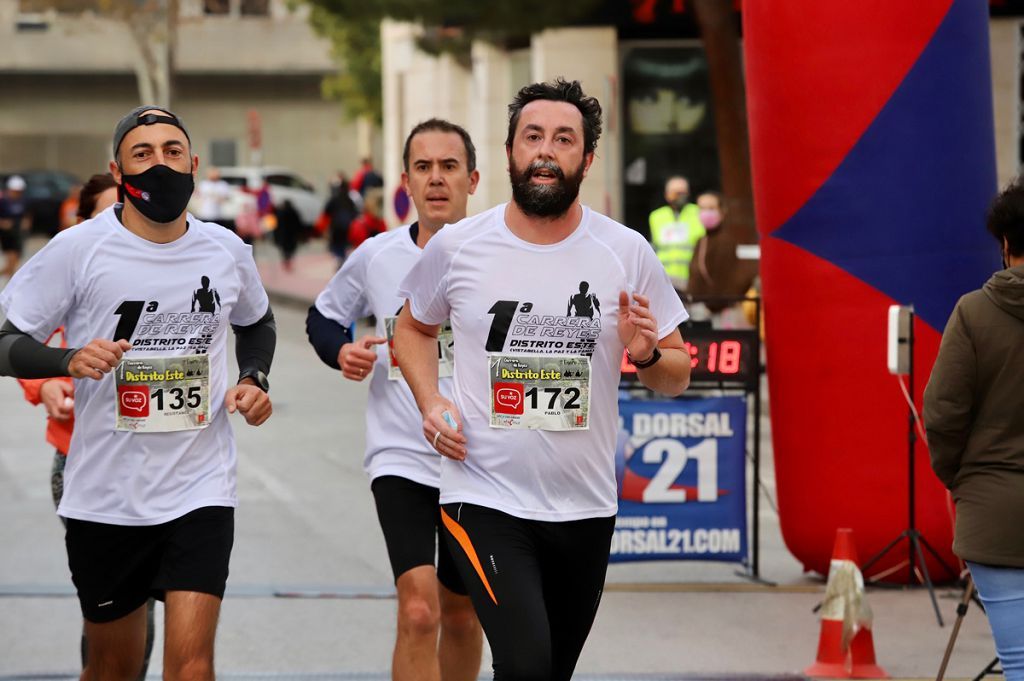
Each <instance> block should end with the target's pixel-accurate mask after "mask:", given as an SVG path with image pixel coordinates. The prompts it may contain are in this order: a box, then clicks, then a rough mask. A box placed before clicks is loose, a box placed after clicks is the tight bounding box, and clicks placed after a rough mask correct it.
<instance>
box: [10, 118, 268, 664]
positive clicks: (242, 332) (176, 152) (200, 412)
mask: <svg viewBox="0 0 1024 681" xmlns="http://www.w3.org/2000/svg"><path fill="white" fill-rule="evenodd" d="M113 153H114V160H113V161H112V162H111V164H110V171H111V173H112V174H113V176H114V179H115V180H116V181H117V183H118V186H119V193H120V194H121V198H122V200H123V203H117V204H114V205H113V206H111V207H110V208H107V209H106V210H104V211H103V212H101V213H100V214H98V215H97V216H96V217H94V218H92V219H90V220H86V221H85V222H83V223H82V224H80V225H79V226H77V227H75V228H74V229H69V230H67V231H64V232H61V233H60V234H58V235H57V236H56V237H54V238H53V240H52V241H50V243H49V244H47V245H46V247H45V248H43V249H42V250H41V251H39V253H37V254H36V255H35V257H33V258H32V259H31V260H30V261H29V262H28V263H27V264H26V265H25V266H24V267H23V268H22V269H21V270H20V271H19V272H18V273H17V274H16V275H15V277H14V278H13V279H12V280H11V282H10V284H9V285H8V286H7V288H6V289H5V290H4V292H3V294H2V295H0V308H3V311H4V312H5V314H6V315H7V321H6V322H5V323H4V326H3V328H2V329H0V375H12V376H17V377H19V378H44V377H53V376H71V377H73V378H74V379H75V432H74V435H73V436H72V439H71V447H70V450H69V452H68V460H67V466H66V468H65V471H64V495H63V497H62V499H61V502H60V506H59V507H58V509H57V512H58V513H59V514H60V515H61V516H62V517H63V518H65V519H66V521H67V533H66V544H67V551H68V565H69V567H70V568H71V578H72V580H73V581H74V584H75V588H76V589H77V592H78V599H79V603H80V605H81V608H82V614H83V615H84V617H85V620H86V624H85V634H86V639H87V640H88V642H89V655H88V660H87V664H86V667H85V669H84V670H83V672H82V678H83V679H85V680H99V679H103V680H104V681H106V680H108V679H134V678H135V677H136V676H137V675H138V673H139V669H141V667H142V661H143V652H144V643H145V638H146V602H147V600H148V599H149V598H150V596H155V597H157V598H160V599H162V600H164V601H165V619H164V622H165V634H164V675H165V677H166V678H171V679H213V678H214V670H213V650H214V637H215V632H216V628H217V619H218V616H219V613H220V604H221V599H222V598H223V596H224V587H225V584H226V582H227V575H228V562H229V559H230V556H231V547H232V543H233V540H234V507H235V506H236V504H237V497H236V492H235V468H236V455H235V442H234V436H233V434H232V432H231V424H230V423H228V415H229V414H231V413H234V412H236V411H237V412H239V413H240V414H242V416H244V417H245V420H246V422H247V423H248V424H250V425H254V426H258V425H260V424H262V423H263V422H264V421H266V420H267V418H269V417H270V413H271V404H270V399H269V398H268V396H267V389H268V382H267V377H266V374H267V372H268V371H269V370H270V363H271V360H272V359H273V355H274V347H275V343H276V331H275V327H274V316H273V313H272V312H271V310H270V305H269V302H268V300H267V294H266V292H265V291H264V290H263V285H262V284H261V283H260V279H259V275H258V274H257V272H256V265H255V263H254V262H253V259H252V249H250V248H249V246H246V245H245V244H244V243H242V241H241V240H240V239H239V238H238V237H236V236H235V235H234V234H232V233H231V232H229V231H228V230H226V229H224V228H223V227H221V226H219V225H215V224H211V223H205V222H201V221H199V220H196V219H195V218H194V217H192V216H191V215H188V214H187V213H186V212H185V208H186V205H187V204H188V200H189V198H190V197H191V196H192V189H193V185H194V181H195V173H196V170H197V168H198V165H199V160H198V158H197V157H196V156H194V155H192V153H191V141H190V139H189V136H188V132H187V131H186V129H185V126H184V124H183V123H182V121H181V119H180V118H178V117H177V116H176V115H174V114H173V113H171V112H170V111H167V110H165V109H160V108H157V107H151V106H146V107H139V108H136V109H134V110H132V111H131V112H129V113H128V114H127V115H126V116H125V117H124V118H122V119H121V120H120V121H119V122H118V124H117V127H116V128H115V130H114V144H113ZM200 281H204V282H209V287H210V288H215V289H216V290H217V291H218V295H219V305H217V306H215V309H206V308H204V309H201V310H200V311H192V310H191V303H192V297H193V292H194V291H195V288H196V285H197V283H198V282H200ZM229 325H230V326H231V327H232V328H233V329H234V332H235V338H236V340H235V354H236V357H237V359H238V364H239V367H240V369H241V372H240V375H239V378H238V380H237V384H236V381H234V380H230V379H229V377H228V363H227V351H228V349H227V336H228V326H229ZM58 326H64V327H65V329H66V337H67V341H68V346H69V347H68V348H50V347H47V346H46V345H44V344H43V343H42V342H41V341H43V340H44V339H45V338H46V337H47V336H48V335H49V334H50V332H51V331H52V330H53V329H55V328H57V327H58Z"/></svg>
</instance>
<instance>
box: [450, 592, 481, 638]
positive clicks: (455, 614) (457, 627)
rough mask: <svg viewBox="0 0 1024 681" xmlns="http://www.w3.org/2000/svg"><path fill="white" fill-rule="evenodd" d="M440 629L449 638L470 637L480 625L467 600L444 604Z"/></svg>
mask: <svg viewBox="0 0 1024 681" xmlns="http://www.w3.org/2000/svg"><path fill="white" fill-rule="evenodd" d="M441 628H442V629H443V630H444V632H445V634H447V635H449V636H457V637H463V636H470V635H472V634H475V633H476V632H477V631H478V630H479V629H480V623H479V621H478V620H477V618H476V612H474V611H473V604H472V603H471V602H470V600H469V599H468V598H466V599H460V601H456V602H455V603H451V602H448V603H445V605H444V607H442V609H441Z"/></svg>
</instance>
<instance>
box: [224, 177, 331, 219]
mask: <svg viewBox="0 0 1024 681" xmlns="http://www.w3.org/2000/svg"><path fill="white" fill-rule="evenodd" d="M218 170H219V171H220V177H221V179H222V180H224V181H225V182H227V183H228V184H229V185H231V187H232V190H233V191H232V192H231V195H230V197H229V198H228V200H227V201H225V203H224V205H223V206H222V207H221V214H222V218H223V219H224V221H225V222H231V223H234V221H235V219H236V218H237V217H238V215H239V213H242V212H243V211H244V210H245V209H246V208H247V207H249V208H251V207H252V206H253V205H254V203H255V193H256V192H257V191H258V190H259V188H260V187H262V186H263V183H264V181H265V182H266V183H267V185H268V186H269V187H270V198H271V201H273V203H274V206H280V205H282V204H283V203H284V201H285V199H288V200H290V201H291V202H292V205H293V206H295V210H297V211H298V213H299V217H301V218H302V222H303V223H304V224H305V225H306V226H307V227H311V226H312V225H313V223H315V222H316V219H317V218H318V217H319V216H320V212H321V211H322V210H323V208H324V202H325V201H326V199H324V198H323V197H322V196H320V195H319V194H317V192H316V190H315V189H314V188H313V185H312V184H310V183H309V182H307V181H306V180H304V179H303V178H302V177H300V176H299V175H298V174H296V173H294V172H292V171H291V170H288V169H287V168H281V167H277V166H261V167H256V166H225V167H219V168H218Z"/></svg>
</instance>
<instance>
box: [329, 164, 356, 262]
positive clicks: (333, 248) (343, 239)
mask: <svg viewBox="0 0 1024 681" xmlns="http://www.w3.org/2000/svg"><path fill="white" fill-rule="evenodd" d="M332 189H333V191H332V193H331V198H329V199H328V200H327V205H325V206H324V215H325V216H326V218H327V248H328V250H329V251H330V252H331V254H332V255H334V257H335V258H337V259H338V268H339V269H340V268H341V265H342V263H343V262H344V261H345V253H346V252H347V249H348V230H349V227H350V226H351V225H352V221H353V220H355V219H356V216H357V215H359V210H358V209H357V208H356V204H355V202H354V201H353V200H352V194H351V192H352V188H351V186H350V185H349V183H348V179H347V178H346V177H345V175H344V174H343V173H338V184H337V185H335V186H334V187H332Z"/></svg>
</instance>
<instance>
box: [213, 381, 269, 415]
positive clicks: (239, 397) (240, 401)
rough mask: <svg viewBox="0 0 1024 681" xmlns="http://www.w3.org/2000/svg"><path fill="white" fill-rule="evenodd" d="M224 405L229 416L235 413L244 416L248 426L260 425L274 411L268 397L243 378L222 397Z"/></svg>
mask: <svg viewBox="0 0 1024 681" xmlns="http://www.w3.org/2000/svg"><path fill="white" fill-rule="evenodd" d="M224 405H225V406H226V407H227V410H228V413H229V414H234V413H235V412H236V411H237V412H238V413H239V414H241V415H242V416H244V417H245V422H246V423H248V424H249V425H250V426H259V425H262V423H263V422H264V421H266V420H267V419H269V418H270V415H271V414H272V413H273V411H274V408H273V406H272V405H271V404H270V395H268V394H267V393H265V392H263V390H261V389H260V388H259V387H258V386H256V385H255V384H253V383H252V380H251V379H248V378H243V379H242V382H241V383H239V384H238V385H236V386H235V387H234V388H231V389H229V390H228V392H227V394H226V395H224Z"/></svg>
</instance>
